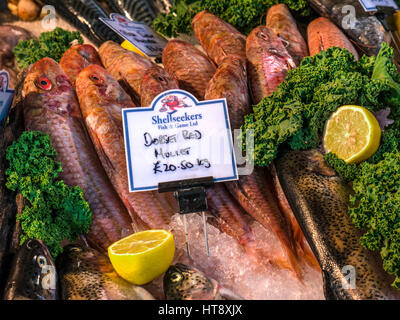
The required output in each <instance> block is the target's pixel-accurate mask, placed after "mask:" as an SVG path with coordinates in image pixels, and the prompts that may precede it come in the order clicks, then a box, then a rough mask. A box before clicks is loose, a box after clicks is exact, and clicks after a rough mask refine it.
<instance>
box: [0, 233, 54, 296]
mask: <svg viewBox="0 0 400 320" xmlns="http://www.w3.org/2000/svg"><path fill="white" fill-rule="evenodd" d="M11 270H12V272H11V274H10V277H9V279H8V281H7V285H6V289H5V294H4V299H5V300H56V299H57V298H58V279H57V272H56V267H55V264H54V262H53V260H52V258H51V255H50V252H49V251H48V250H47V248H46V246H45V245H44V244H43V242H41V241H40V240H28V241H26V242H25V243H24V245H23V246H22V247H21V248H20V249H19V250H18V252H17V254H16V256H15V258H14V261H13V264H12V268H11Z"/></svg>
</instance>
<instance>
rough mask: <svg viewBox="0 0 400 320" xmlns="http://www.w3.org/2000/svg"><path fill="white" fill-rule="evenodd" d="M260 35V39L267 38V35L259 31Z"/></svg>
mask: <svg viewBox="0 0 400 320" xmlns="http://www.w3.org/2000/svg"><path fill="white" fill-rule="evenodd" d="M260 37H261V38H262V39H264V40H269V37H268V35H267V34H265V33H264V32H261V33H260Z"/></svg>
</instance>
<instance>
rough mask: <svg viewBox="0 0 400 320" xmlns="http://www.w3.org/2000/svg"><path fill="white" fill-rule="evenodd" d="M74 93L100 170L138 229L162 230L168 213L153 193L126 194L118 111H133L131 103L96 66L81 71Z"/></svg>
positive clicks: (122, 137)
mask: <svg viewBox="0 0 400 320" xmlns="http://www.w3.org/2000/svg"><path fill="white" fill-rule="evenodd" d="M76 92H77V95H78V98H79V102H80V108H81V111H82V114H83V118H84V119H85V122H86V127H87V129H88V131H89V134H90V136H91V138H92V141H93V144H94V146H95V148H96V151H97V153H98V155H99V158H100V160H101V162H102V164H103V167H104V169H105V171H106V173H107V175H108V177H109V179H110V181H111V183H112V184H113V186H114V189H115V190H116V191H117V193H118V194H119V196H120V198H121V199H122V201H123V203H124V204H125V206H126V207H127V208H128V212H129V213H130V215H131V217H132V219H133V220H134V221H135V222H136V223H137V225H138V229H143V228H153V229H156V228H166V226H167V225H168V222H169V219H170V214H171V212H169V211H167V208H165V207H164V206H163V205H162V204H161V203H160V201H159V200H157V199H158V198H157V197H156V195H155V193H154V192H140V193H130V192H129V188H128V186H129V183H128V175H127V168H126V158H125V154H124V152H125V144H124V134H123V128H122V109H123V108H133V107H135V105H134V104H133V103H132V100H131V99H130V98H129V96H128V95H127V94H126V93H125V92H124V90H123V89H122V88H121V87H120V85H119V84H118V82H117V81H116V80H115V79H114V78H113V77H112V76H111V75H110V74H109V73H108V72H107V71H106V70H105V69H104V68H102V67H100V66H97V65H91V66H88V67H86V68H85V69H83V70H82V72H81V73H80V74H79V76H78V79H77V82H76ZM143 222H144V223H143Z"/></svg>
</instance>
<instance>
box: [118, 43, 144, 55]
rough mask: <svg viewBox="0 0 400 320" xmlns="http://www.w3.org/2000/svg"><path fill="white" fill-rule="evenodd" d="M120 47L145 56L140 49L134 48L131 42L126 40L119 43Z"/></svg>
mask: <svg viewBox="0 0 400 320" xmlns="http://www.w3.org/2000/svg"><path fill="white" fill-rule="evenodd" d="M121 47H122V48H124V49H126V50H129V51H133V52H136V53H138V54H140V55H141V56H143V57H147V56H146V55H145V54H144V53H143V52H142V51H140V50H139V49H138V48H136V47H135V46H134V45H133V44H132V43H130V42H129V41H128V40H125V41H124V42H122V43H121Z"/></svg>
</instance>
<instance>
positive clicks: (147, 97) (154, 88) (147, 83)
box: [140, 66, 179, 107]
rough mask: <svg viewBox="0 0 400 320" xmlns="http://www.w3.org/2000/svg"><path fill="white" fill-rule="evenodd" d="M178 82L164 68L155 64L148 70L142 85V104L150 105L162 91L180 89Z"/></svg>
mask: <svg viewBox="0 0 400 320" xmlns="http://www.w3.org/2000/svg"><path fill="white" fill-rule="evenodd" d="M178 88H179V85H178V82H177V81H176V80H175V79H174V78H173V77H171V76H170V75H169V74H168V73H167V72H166V71H165V70H164V69H163V68H161V67H159V66H154V67H153V68H150V69H148V70H147V72H146V74H145V75H144V76H143V79H142V83H141V85H140V92H141V96H140V105H141V106H142V107H147V106H150V104H151V103H152V101H153V99H154V98H155V97H157V96H158V95H159V94H160V93H163V92H164V91H167V90H171V89H178Z"/></svg>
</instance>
